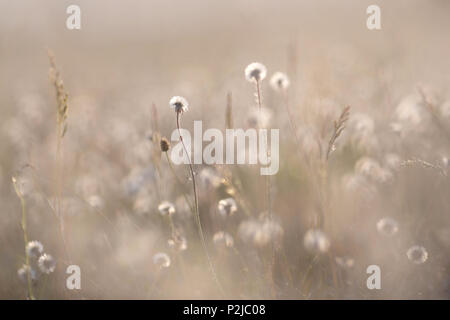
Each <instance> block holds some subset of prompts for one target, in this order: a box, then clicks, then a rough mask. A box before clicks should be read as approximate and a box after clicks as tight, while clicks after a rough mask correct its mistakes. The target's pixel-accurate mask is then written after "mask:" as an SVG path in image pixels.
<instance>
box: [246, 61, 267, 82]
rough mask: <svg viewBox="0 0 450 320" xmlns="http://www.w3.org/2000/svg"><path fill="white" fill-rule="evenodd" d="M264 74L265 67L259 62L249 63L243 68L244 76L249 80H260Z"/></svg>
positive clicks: (265, 71) (265, 72)
mask: <svg viewBox="0 0 450 320" xmlns="http://www.w3.org/2000/svg"><path fill="white" fill-rule="evenodd" d="M266 75H267V69H266V67H265V66H264V65H263V64H261V63H259V62H253V63H250V64H249V65H248V66H247V67H246V68H245V78H246V79H247V81H250V82H258V81H262V80H264V78H265V77H266Z"/></svg>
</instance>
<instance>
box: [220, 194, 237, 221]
mask: <svg viewBox="0 0 450 320" xmlns="http://www.w3.org/2000/svg"><path fill="white" fill-rule="evenodd" d="M217 209H218V210H219V214H220V215H221V216H222V217H229V216H232V215H233V214H234V213H235V212H236V211H237V205H236V201H235V200H234V199H233V198H226V199H222V200H220V201H219V204H218V205H217Z"/></svg>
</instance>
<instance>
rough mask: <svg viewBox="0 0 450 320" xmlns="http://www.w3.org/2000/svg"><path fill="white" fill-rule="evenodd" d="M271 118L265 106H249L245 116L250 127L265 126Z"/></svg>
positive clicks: (270, 113) (267, 125)
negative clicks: (259, 107)
mask: <svg viewBox="0 0 450 320" xmlns="http://www.w3.org/2000/svg"><path fill="white" fill-rule="evenodd" d="M271 119H272V112H271V111H270V110H269V109H267V108H265V107H261V109H258V108H251V109H250V111H249V112H248V116H247V124H248V126H249V127H251V128H267V127H269V124H270V120H271Z"/></svg>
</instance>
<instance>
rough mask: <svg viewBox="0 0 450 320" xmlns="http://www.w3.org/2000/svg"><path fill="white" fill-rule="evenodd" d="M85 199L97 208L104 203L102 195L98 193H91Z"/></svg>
mask: <svg viewBox="0 0 450 320" xmlns="http://www.w3.org/2000/svg"><path fill="white" fill-rule="evenodd" d="M86 201H87V202H88V203H89V205H90V206H91V207H92V208H94V209H97V210H101V209H102V208H103V206H104V205H105V203H104V202H103V199H102V197H100V196H99V195H96V194H94V195H91V196H89V197H88V198H87V199H86Z"/></svg>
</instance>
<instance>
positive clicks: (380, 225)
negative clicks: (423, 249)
mask: <svg viewBox="0 0 450 320" xmlns="http://www.w3.org/2000/svg"><path fill="white" fill-rule="evenodd" d="M377 230H378V232H379V233H381V234H382V235H384V236H388V237H392V236H394V235H395V234H396V233H397V232H398V222H397V221H395V220H394V219H392V218H389V217H386V218H383V219H380V220H379V221H378V222H377Z"/></svg>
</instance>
